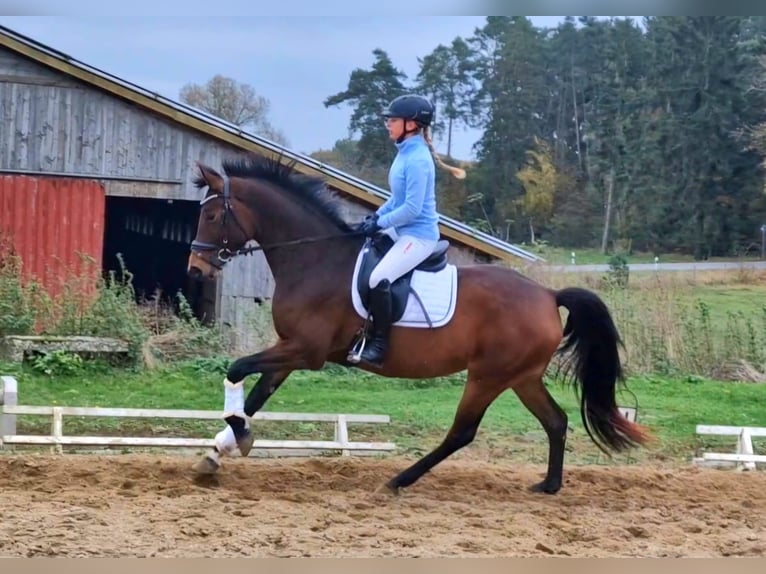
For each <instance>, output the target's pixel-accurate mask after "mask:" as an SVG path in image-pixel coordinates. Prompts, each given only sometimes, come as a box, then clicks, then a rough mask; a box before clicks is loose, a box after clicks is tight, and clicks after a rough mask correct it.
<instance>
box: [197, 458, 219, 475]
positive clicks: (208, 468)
mask: <svg viewBox="0 0 766 574" xmlns="http://www.w3.org/2000/svg"><path fill="white" fill-rule="evenodd" d="M219 468H221V465H220V464H218V463H217V462H216V461H214V460H213V459H212V458H210V457H209V456H206V457H204V458H203V459H202V460H200V461H198V462H197V464H195V465H194V466H193V467H192V470H194V472H196V473H197V474H215V473H216V472H218V469H219Z"/></svg>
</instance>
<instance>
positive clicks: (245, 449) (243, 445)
mask: <svg viewBox="0 0 766 574" xmlns="http://www.w3.org/2000/svg"><path fill="white" fill-rule="evenodd" d="M254 441H255V437H254V436H253V433H251V432H250V431H247V434H246V435H245V436H244V437H242V438H241V439H239V440H238V441H237V447H238V448H239V453H240V454H241V455H242V456H247V455H249V454H250V450H251V449H252V448H253V442H254Z"/></svg>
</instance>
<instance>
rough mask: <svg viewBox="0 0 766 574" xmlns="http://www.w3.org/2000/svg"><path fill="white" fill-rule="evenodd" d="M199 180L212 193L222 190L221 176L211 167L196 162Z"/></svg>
mask: <svg viewBox="0 0 766 574" xmlns="http://www.w3.org/2000/svg"><path fill="white" fill-rule="evenodd" d="M197 169H198V170H199V175H200V178H202V179H203V180H204V181H205V183H206V184H207V186H208V187H209V188H210V189H211V190H212V191H221V189H222V188H223V178H222V177H221V174H220V173H218V172H217V171H216V170H214V169H213V168H212V167H210V166H208V165H205V164H204V163H201V162H197Z"/></svg>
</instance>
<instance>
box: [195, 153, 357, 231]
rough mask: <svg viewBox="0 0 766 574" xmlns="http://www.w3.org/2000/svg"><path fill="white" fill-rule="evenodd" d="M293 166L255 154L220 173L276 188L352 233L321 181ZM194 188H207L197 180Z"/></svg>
mask: <svg viewBox="0 0 766 574" xmlns="http://www.w3.org/2000/svg"><path fill="white" fill-rule="evenodd" d="M294 166H295V162H294V161H290V162H283V161H282V159H281V156H279V157H277V158H274V159H270V158H268V157H266V156H262V155H258V154H255V153H250V154H247V155H245V156H241V157H237V158H230V159H225V160H224V161H223V162H222V167H223V170H224V172H225V173H226V175H228V176H229V177H245V178H256V179H262V180H264V181H268V182H269V183H273V184H274V185H278V186H279V187H281V188H283V189H284V190H285V191H287V192H288V193H290V194H291V195H292V196H293V197H294V198H295V199H297V200H298V202H299V203H301V204H302V205H304V206H306V207H308V208H309V209H310V210H311V211H315V212H318V213H320V214H322V215H324V216H325V217H327V218H328V219H329V220H330V221H331V222H332V223H334V224H335V225H336V226H337V227H338V228H340V229H341V230H342V231H351V229H352V228H351V226H350V225H349V224H348V222H346V220H345V219H344V218H343V217H342V216H341V213H340V208H339V205H338V200H337V198H336V197H335V196H334V195H333V194H332V192H331V191H330V190H329V189H328V188H327V186H326V185H325V182H324V180H323V179H321V178H319V177H312V176H308V175H303V174H301V173H298V172H297V171H295V169H294ZM194 184H195V185H196V186H197V187H198V188H202V187H204V186H206V185H207V184H206V182H205V180H204V179H203V178H201V177H198V178H196V179H195V180H194Z"/></svg>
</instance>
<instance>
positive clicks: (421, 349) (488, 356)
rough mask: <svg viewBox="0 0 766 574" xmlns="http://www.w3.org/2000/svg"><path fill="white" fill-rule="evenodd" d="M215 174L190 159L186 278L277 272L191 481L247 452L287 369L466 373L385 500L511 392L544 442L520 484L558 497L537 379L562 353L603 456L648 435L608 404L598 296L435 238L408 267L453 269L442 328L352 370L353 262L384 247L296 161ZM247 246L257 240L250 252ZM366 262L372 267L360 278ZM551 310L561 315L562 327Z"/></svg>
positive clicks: (609, 379) (614, 363) (608, 329)
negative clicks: (269, 325) (451, 408)
mask: <svg viewBox="0 0 766 574" xmlns="http://www.w3.org/2000/svg"><path fill="white" fill-rule="evenodd" d="M222 168H223V174H221V173H219V172H218V171H216V170H215V169H214V168H212V167H210V166H208V165H205V164H203V163H199V162H198V163H197V169H198V171H199V174H198V175H197V176H196V177H195V179H194V183H195V185H196V187H197V188H198V189H203V188H205V187H207V192H206V193H205V196H204V198H203V199H202V201H201V208H200V215H199V221H198V227H197V233H196V237H195V238H194V240H193V241H192V244H191V249H190V251H191V252H190V255H189V260H188V267H187V271H188V273H189V274H190V275H191V276H197V277H199V276H207V277H210V278H213V277H215V276H216V275H217V274H218V273H220V272H221V270H222V268H223V267H224V265H225V264H226V262H227V261H228V260H230V259H231V257H233V256H236V255H240V254H243V253H248V252H250V251H253V250H263V252H264V256H265V258H266V261H267V263H268V265H269V268H270V270H271V272H272V275H273V277H274V292H273V297H272V319H273V326H274V329H275V332H276V334H277V336H278V340H277V342H276V344H274V345H273V346H271V347H269V348H266V349H264V350H262V351H260V352H257V353H254V354H252V355H248V356H243V357H241V358H239V359H237V360H235V361H233V362H232V363H231V365H230V367H229V368H228V371H227V374H226V379H225V381H224V386H225V388H226V392H227V393H230V392H231V393H233V394H232V395H231V398H230V397H229V395H228V394H227V399H226V401H227V404H226V406H225V407H224V408H225V411H226V412H224V413H223V419H224V420H225V421H226V422H227V425H228V426H226V427H225V428H224V430H223V431H221V433H219V435H218V436H222V435H224V434H226V433H228V435H227V436H228V437H229V439H230V440H229V446H228V447H224V446H221V444H219V442H218V441H217V442H216V446H215V447H214V448H213V449H211V452H210V453H209V454H207V455H205V456H204V457H203V458H202V459H201V460H200V461H199V462H198V463H196V464H195V465H194V469H195V471H196V472H197V473H200V474H212V473H215V472H217V470H218V469H219V467H220V461H221V458H222V457H223V456H224V455H226V454H231V453H233V452H234V449H235V448H236V449H238V450H239V452H240V454H241V455H243V456H247V455H248V453H249V452H250V449H251V447H252V445H253V440H254V439H253V435H252V433H251V431H250V429H249V426H248V421H249V417H252V416H253V414H254V413H255V412H256V411H258V410H259V409H261V408H262V407H263V406H264V404H265V403H266V401H267V400H268V399H269V397H271V396H272V395H273V394H274V393H275V392H276V391H277V389H278V388H279V387H280V385H281V384H282V383H283V382H284V381H285V380H286V379H287V378H288V376H289V375H290V373H291V372H293V371H295V370H299V369H309V370H318V369H321V368H322V367H323V366H324V365H325V363H327V362H330V363H335V364H339V365H344V366H356V367H357V368H360V369H364V370H366V371H368V372H372V373H376V374H378V375H381V376H384V377H402V378H415V379H422V378H434V377H439V376H445V375H449V374H453V373H458V372H462V371H466V372H467V379H466V383H465V386H464V390H463V395H462V398H461V399H460V401H459V404H458V405H457V412H456V413H455V416H454V420H453V423H452V425H451V427H450V429H449V430H448V432H447V433H446V436H445V437H444V439H443V441H442V442H441V443H440V444H439V445H438V446H436V448H434V449H433V450H432V451H431V452H429V453H428V454H426V455H425V456H423V457H422V458H420V459H419V460H418V461H416V462H415V463H414V464H413V465H411V466H410V467H409V468H406V469H405V470H403V471H402V472H400V473H399V474H397V475H396V476H394V477H392V478H390V480H388V481H387V482H386V483H385V484H384V485H381V489H383V490H385V489H387V490H388V491H390V492H391V493H394V494H396V493H398V492H399V490H400V489H402V488H405V487H408V486H410V485H412V484H413V483H415V482H416V481H417V480H418V479H420V477H421V476H422V475H423V474H425V473H426V472H428V471H430V470H431V469H432V468H433V467H434V466H436V465H437V464H439V463H440V462H441V461H443V460H444V459H445V458H447V457H448V456H450V455H452V454H453V453H455V452H456V451H458V450H459V449H461V448H463V447H465V446H467V445H468V444H470V443H471V442H472V441H473V439H474V437H475V436H476V432H477V430H478V428H479V424H480V422H481V420H482V417H483V416H484V413H485V411H486V409H487V408H488V407H489V406H490V404H491V403H492V402H493V401H494V400H495V399H497V398H498V396H499V395H500V394H501V393H502V392H503V391H505V390H508V389H512V390H513V391H514V392H515V393H516V395H517V396H518V398H519V399H520V400H521V402H522V404H523V405H524V406H525V407H526V408H527V409H528V410H529V411H530V412H531V413H532V414H533V415H534V416H535V417H536V418H537V420H538V421H539V422H540V424H541V425H542V428H543V429H544V430H545V432H546V434H547V438H548V461H547V472H546V474H545V477H544V479H543V480H542V481H541V482H539V483H538V484H535V485H531V486H530V487H529V488H530V490H531V491H533V492H543V493H548V494H554V493H556V492H558V491H559V490H560V488H561V485H562V474H563V464H564V446H565V440H566V432H567V428H568V418H567V415H566V413H565V412H564V411H563V410H562V409H561V407H560V406H559V405H558V404H557V403H556V401H555V400H554V399H553V397H552V396H551V395H550V394H549V392H548V390H547V389H546V387H545V385H544V384H543V375H544V374H545V372H546V370H547V368H548V366H549V363H550V362H551V361H552V359H553V358H554V356H555V355H556V354H557V353H559V354H561V353H566V352H570V355H569V356H568V357H567V358H566V360H565V361H564V362H563V363H562V364H561V365H560V366H559V370H560V371H561V370H562V369H563V374H564V377H565V379H569V380H572V379H575V380H576V381H577V382H578V383H579V388H576V389H575V392H576V393H577V394H578V395H580V412H581V417H582V420H583V424H584V425H585V429H586V431H587V432H588V435H589V436H590V438H591V440H593V442H594V443H595V444H596V445H597V446H598V447H599V448H600V449H601V450H602V451H604V452H605V453H607V455H610V451H614V452H620V451H622V450H624V449H626V448H630V447H634V446H637V445H643V444H645V443H646V441H647V440H648V439H649V438H650V435H649V433H648V431H647V430H646V429H645V428H643V427H642V426H640V425H638V424H636V423H633V422H631V421H629V420H628V419H626V418H624V417H623V416H622V414H621V413H620V412H619V410H618V408H617V404H616V400H615V392H616V387H617V384H618V383H620V381H621V380H622V379H623V369H622V365H621V362H620V356H619V352H618V351H619V347H620V346H621V345H622V341H621V340H620V335H619V333H618V330H617V328H616V326H615V324H614V322H613V320H612V318H611V316H610V312H609V310H608V308H607V307H606V305H605V304H604V302H603V301H602V300H601V299H600V298H599V297H598V296H597V295H596V294H595V293H593V292H591V291H589V290H586V289H583V288H578V287H568V288H565V289H561V290H553V289H549V288H546V287H544V286H542V285H541V284H539V283H537V282H535V281H533V280H531V279H530V278H527V277H526V276H524V275H522V274H521V273H519V272H517V271H515V270H513V269H510V268H507V267H503V266H501V265H496V264H490V263H486V264H471V265H459V266H454V265H446V264H445V258H446V257H447V254H448V253H447V252H448V248H449V244H447V242H446V241H445V240H442V243H440V245H439V246H438V247H437V249H436V250H435V252H434V254H433V255H432V257H431V258H430V259H429V260H428V261H426V262H424V264H423V265H422V266H420V268H419V270H418V271H417V273H418V274H420V280H421V281H423V280H426V279H429V280H430V279H431V278H432V277H435V276H436V273H448V272H450V271H451V272H452V273H453V275H452V279H451V281H452V284H451V285H452V288H453V289H455V291H456V293H457V296H456V298H454V299H453V300H452V301H453V308H452V310H451V314H448V315H447V320H445V321H444V322H443V324H439V325H438V326H436V325H434V324H431V325H429V326H428V327H427V328H418V326H415V327H408V326H403V325H402V324H398V325H397V324H396V323H395V324H394V326H393V328H392V329H391V332H390V339H389V350H388V354H387V357H386V360H385V362H384V363H383V365H382V366H381V367H375V366H371V365H366V364H364V363H358V364H355V363H354V362H353V360H352V356H353V352H350V348H351V346H352V343H353V342H354V340H355V338H358V337H359V334H360V330H363V328H364V327H365V325H366V319H365V318H364V317H363V313H360V312H359V310H358V308H355V306H354V302H353V300H352V282H353V281H355V279H354V277H355V275H354V274H355V271H356V269H357V261H358V259H357V258H358V256H359V255H360V252H361V251H362V250H363V249H364V250H365V252H366V254H367V255H366V256H367V257H380V256H381V253H382V251H381V250H383V251H384V250H385V247H380V244H379V243H378V244H376V243H375V242H372V243H371V242H370V241H369V240H367V239H366V238H365V237H363V236H361V235H360V234H359V233H358V232H355V228H354V227H353V226H352V225H350V224H349V223H347V222H346V221H345V220H344V218H343V217H342V216H341V215H340V211H339V208H338V206H337V205H335V203H334V202H335V200H336V198H335V196H334V194H333V193H331V191H330V190H329V189H328V188H326V187H325V183H324V181H323V179H322V178H319V177H309V176H305V175H301V174H300V173H298V172H296V171H295V170H294V162H283V161H282V159H281V157H277V158H274V159H269V158H266V157H264V156H260V155H256V154H251V155H244V156H241V157H237V158H231V159H227V160H224V161H223V164H222ZM250 241H255V242H256V243H257V244H258V245H257V246H256V247H248V246H246V245H247V244H248V243H249V242H250ZM389 245H390V242H389ZM373 263H374V261H373ZM370 266H371V263H370V262H369V261H368V262H367V268H368V271H369V269H370ZM429 266H430V267H431V268H430V269H429V268H428V267H429ZM455 267H456V268H455ZM360 272H361V271H360ZM444 281H445V284H446V283H447V282H448V281H450V279H444ZM414 282H415V278H414V276H413V275H412V273H410V274H408V276H407V277H406V278H405V279H403V280H401V281H400V282H399V287H398V289H399V291H398V295H397V296H396V297H397V298H398V299H397V303H398V306H399V308H398V315H397V317H400V318H401V317H402V313H403V310H402V309H403V305H404V301H405V300H406V298H407V296H408V294H409V291H408V290H407V288H408V287H410V286H411V284H412V283H414ZM355 284H356V283H355ZM358 284H359V285H362V284H363V281H359V282H358ZM421 284H422V283H421ZM402 286H403V287H402ZM397 303H395V305H396V304H397ZM559 306H563V307H565V308H566V309H567V310H568V318H567V320H566V325H565V326H564V327H563V329H562V321H561V316H560V315H559V310H558V308H559ZM357 340H358V339H357ZM562 343H563V344H562ZM255 373H260V378H259V379H258V381H257V382H256V383H255V385H254V386H253V387H252V389H251V390H250V392H249V393H248V395H247V398H246V399H244V394H243V391H242V388H243V387H242V385H243V382H244V379H245V378H246V377H247V376H249V375H251V374H255ZM233 388H237V389H238V392H239V393H240V395H239V397H237V395H236V392H234V391H232V389H233ZM229 401H231V402H229ZM224 442H225V441H224ZM227 448H228V449H229V450H228V451H227Z"/></svg>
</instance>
